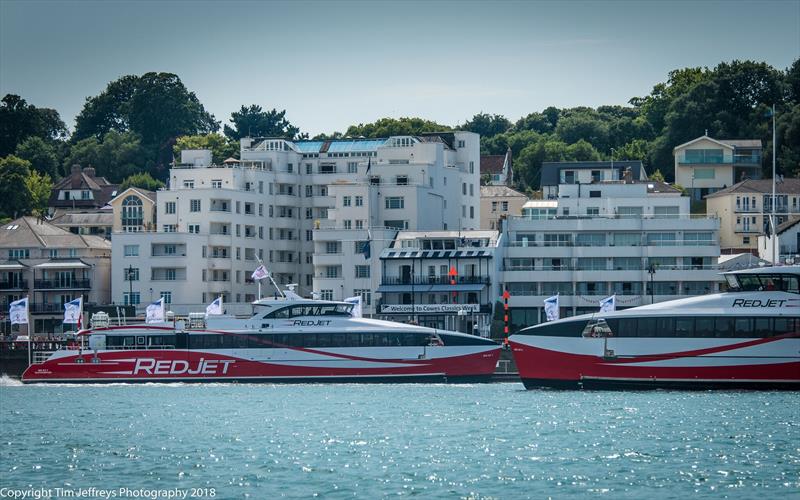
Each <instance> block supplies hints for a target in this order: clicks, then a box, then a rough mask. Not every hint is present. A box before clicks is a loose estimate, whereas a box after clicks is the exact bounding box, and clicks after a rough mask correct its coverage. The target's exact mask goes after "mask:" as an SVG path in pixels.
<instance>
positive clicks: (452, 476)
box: [0, 381, 800, 498]
mask: <svg viewBox="0 0 800 500" xmlns="http://www.w3.org/2000/svg"><path fill="white" fill-rule="evenodd" d="M0 486H6V487H18V488H22V487H28V486H32V487H47V488H56V487H67V488H77V487H98V488H120V487H136V488H175V487H178V488H192V487H194V488H197V487H212V488H215V491H216V493H217V498H243V497H250V498H271V497H276V496H284V497H309V496H313V495H318V496H321V497H326V498H345V497H353V496H357V497H362V498H376V497H385V496H406V495H409V496H418V497H422V498H453V497H476V498H486V497H494V498H527V497H532V498H541V497H542V496H546V495H552V496H555V497H578V496H585V495H593V496H598V495H599V496H605V497H608V498H619V497H621V496H624V497H630V498H642V497H645V496H649V497H654V498H685V497H687V496H688V495H693V496H707V497H724V496H727V497H738V498H753V497H755V496H762V495H763V496H764V497H765V498H767V497H769V498H780V497H783V498H786V497H792V496H794V497H800V394H797V393H781V392H698V393H693V392H668V391H664V392H552V391H525V390H524V389H523V388H522V385H521V384H518V383H505V384H486V385H277V386H272V385H239V384H232V385H228V384H209V385H183V384H167V385H155V384H154V385H105V386H99V385H98V386H78V385H75V386H71V385H62V386H19V385H17V384H14V383H9V382H7V381H6V382H5V383H4V384H2V385H1V386H0Z"/></svg>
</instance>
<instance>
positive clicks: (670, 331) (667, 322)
mask: <svg viewBox="0 0 800 500" xmlns="http://www.w3.org/2000/svg"><path fill="white" fill-rule="evenodd" d="M653 334H654V335H655V336H656V337H674V336H675V318H667V317H664V318H656V330H655V332H653Z"/></svg>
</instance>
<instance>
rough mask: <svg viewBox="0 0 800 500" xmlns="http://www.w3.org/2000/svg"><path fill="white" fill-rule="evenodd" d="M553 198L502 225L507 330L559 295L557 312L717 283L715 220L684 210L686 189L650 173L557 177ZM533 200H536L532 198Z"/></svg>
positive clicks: (653, 298)
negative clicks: (645, 177)
mask: <svg viewBox="0 0 800 500" xmlns="http://www.w3.org/2000/svg"><path fill="white" fill-rule="evenodd" d="M558 193H559V196H558V198H557V200H542V201H538V203H539V204H541V203H546V202H548V201H549V202H550V203H551V204H552V203H554V202H555V206H552V207H551V206H530V207H526V208H524V209H523V214H524V215H522V216H511V217H509V218H508V219H507V222H506V224H505V225H504V227H503V236H502V239H503V240H504V246H505V248H504V250H505V254H504V258H503V264H502V272H501V280H502V282H503V283H504V285H505V287H506V288H507V289H508V291H509V292H510V293H511V298H510V299H509V305H510V307H511V318H510V319H511V323H512V330H516V329H519V328H522V327H523V326H528V325H533V324H537V323H539V322H541V321H544V318H545V316H544V311H543V305H544V304H543V301H544V299H546V298H548V297H551V296H553V295H559V303H560V306H561V311H560V314H561V317H566V316H571V315H575V314H583V313H589V312H594V311H597V310H598V308H599V301H600V300H601V299H603V298H605V297H608V296H610V295H612V294H616V296H617V308H619V309H621V308H628V307H633V306H639V305H644V304H649V303H651V302H660V301H664V300H670V299H675V298H679V297H685V296H689V295H700V294H705V293H710V292H714V291H716V290H718V282H719V276H718V270H717V258H718V256H719V242H718V234H719V221H718V219H716V218H714V217H702V218H701V217H694V216H691V215H690V214H689V198H688V197H685V196H681V192H680V191H678V190H677V189H675V188H673V187H671V186H669V185H667V184H664V183H661V182H654V181H637V180H635V179H633V178H632V176H631V175H629V176H628V178H627V179H624V180H622V181H606V182H594V183H592V184H562V185H560V186H559V190H558ZM529 203H537V202H536V201H533V202H529Z"/></svg>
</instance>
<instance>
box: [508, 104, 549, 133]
mask: <svg viewBox="0 0 800 500" xmlns="http://www.w3.org/2000/svg"><path fill="white" fill-rule="evenodd" d="M553 109H555V108H553ZM556 116H558V115H557V114H556ZM553 129H555V123H554V122H551V121H550V117H549V116H547V115H546V114H544V113H531V114H529V115H528V116H524V117H522V118H520V119H519V120H517V123H516V124H514V130H517V131H522V130H531V131H533V132H538V133H540V134H549V133H552V132H553Z"/></svg>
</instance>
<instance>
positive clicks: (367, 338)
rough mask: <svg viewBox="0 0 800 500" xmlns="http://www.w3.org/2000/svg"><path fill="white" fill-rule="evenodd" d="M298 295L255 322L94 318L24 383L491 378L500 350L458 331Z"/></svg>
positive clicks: (259, 308) (272, 305)
mask: <svg viewBox="0 0 800 500" xmlns="http://www.w3.org/2000/svg"><path fill="white" fill-rule="evenodd" d="M291 295H292V296H293V297H291V298H285V297H279V298H269V299H262V300H258V301H256V302H255V303H254V304H253V305H254V311H255V312H254V314H253V315H252V316H251V317H250V318H248V319H237V318H234V317H230V316H206V315H205V314H203V313H192V314H190V315H189V317H188V318H185V319H173V320H172V321H166V322H162V323H151V324H138V325H118V326H112V325H110V324H109V320H108V317H107V316H105V317H104V316H103V315H101V316H97V315H95V316H94V317H93V321H92V328H90V329H88V330H83V331H81V332H80V333H79V335H81V336H88V348H83V349H62V350H58V351H55V352H53V353H52V354H51V355H50V356H49V357H47V359H46V360H45V361H43V362H41V363H34V364H32V365H31V366H30V367H28V369H27V370H25V373H24V374H23V375H22V381H23V382H149V381H153V382H155V381H158V382H164V381H245V382H249V381H263V382H306V381H308V382H323V381H364V382H370V381H396V382H406V381H437V382H439V381H473V380H480V379H486V378H488V377H489V376H491V375H492V373H493V372H494V370H495V367H496V365H497V361H498V358H499V356H500V348H501V346H500V345H499V344H498V343H496V342H493V341H491V340H488V339H484V338H480V337H476V336H473V335H467V334H463V333H458V332H451V331H442V330H435V329H432V328H425V327H420V326H413V325H406V324H402V323H393V322H389V321H380V320H374V319H367V318H356V317H353V316H352V309H353V304H351V303H346V302H334V301H322V300H312V299H303V298H300V297H298V296H296V295H294V294H291Z"/></svg>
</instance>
